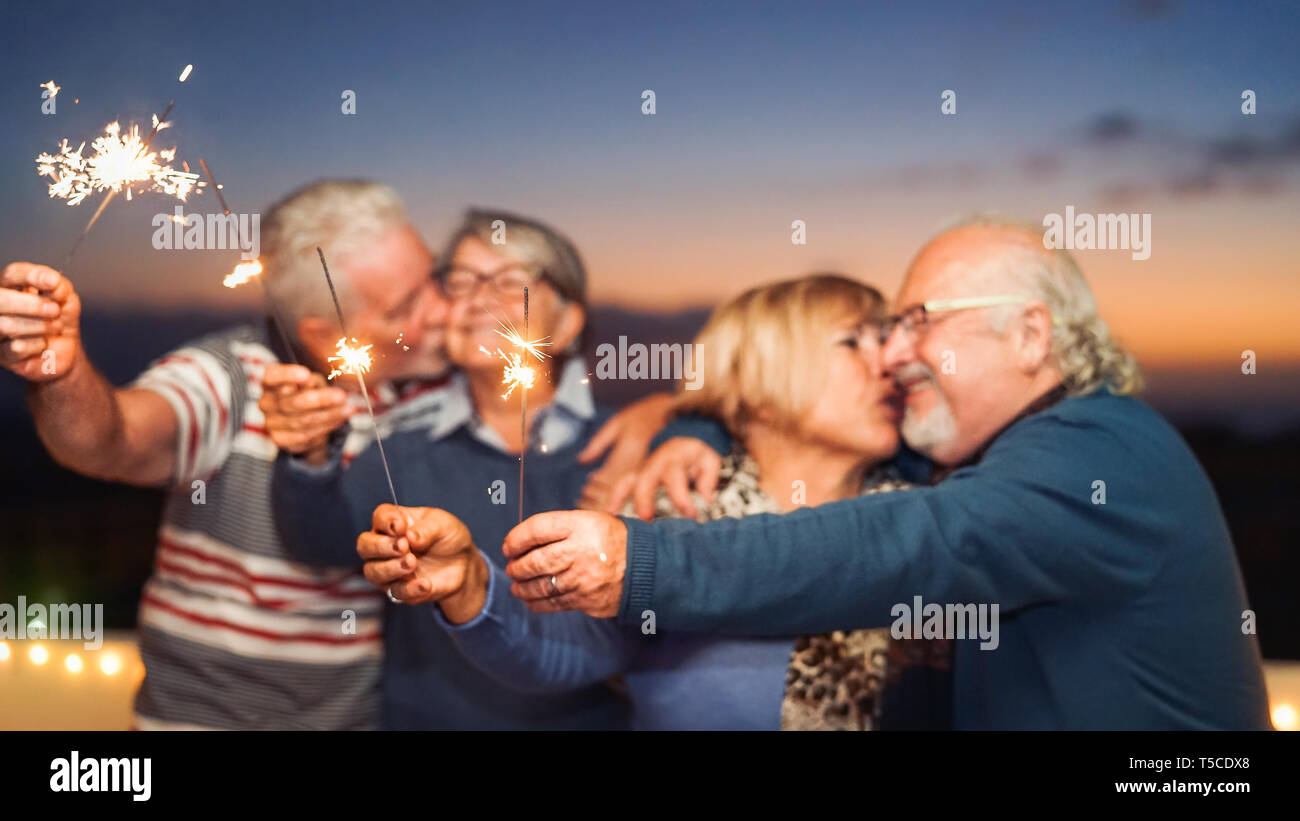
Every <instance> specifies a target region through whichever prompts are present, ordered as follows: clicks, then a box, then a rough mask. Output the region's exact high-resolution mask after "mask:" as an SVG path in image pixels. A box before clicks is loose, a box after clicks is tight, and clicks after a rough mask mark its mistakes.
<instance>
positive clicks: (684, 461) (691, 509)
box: [605, 436, 722, 522]
mask: <svg viewBox="0 0 1300 821" xmlns="http://www.w3.org/2000/svg"><path fill="white" fill-rule="evenodd" d="M721 472H722V457H721V456H719V455H718V452H717V451H716V450H714V449H713V448H711V447H709V446H708V445H707V444H705V443H704V442H702V441H700V440H699V439H693V438H691V437H689V436H676V437H674V438H672V439H669V440H668V441H667V442H664V443H663V444H662V445H660V446H659V448H658V449H657V450H656V451H655V452H654V453H652V454H650V458H649V459H647V460H646V463H645V465H643V466H642V467H641V469H640V470H639V471H637V472H636V473H634V474H630V475H628V476H626V477H624V478H623V479H622V480H620V481H619V483H618V485H617V486H616V487H615V488H614V490H613V492H612V493H611V494H610V497H609V503H608V504H607V505H606V506H605V511H606V512H608V513H614V514H617V513H618V511H619V509H620V508H622V507H623V502H625V501H626V500H627V498H628V496H632V498H633V500H634V501H635V508H636V515H637V516H638V517H639V518H641V519H644V520H646V521H647V522H648V521H650V520H651V519H652V518H654V510H655V491H656V490H658V489H659V487H660V486H661V485H662V486H663V488H664V489H665V490H667V491H668V498H669V499H672V502H673V505H674V506H676V508H677V509H678V510H679V511H681V513H682V515H683V516H686V517H689V518H691V519H694V518H695V515H696V512H697V511H696V510H695V503H694V502H693V501H691V485H694V486H695V490H696V492H698V493H699V494H700V495H701V496H703V497H704V499H705V501H710V502H711V501H713V493H714V491H716V490H717V489H718V474H720V473H721Z"/></svg>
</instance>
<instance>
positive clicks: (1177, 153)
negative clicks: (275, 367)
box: [0, 0, 1300, 370]
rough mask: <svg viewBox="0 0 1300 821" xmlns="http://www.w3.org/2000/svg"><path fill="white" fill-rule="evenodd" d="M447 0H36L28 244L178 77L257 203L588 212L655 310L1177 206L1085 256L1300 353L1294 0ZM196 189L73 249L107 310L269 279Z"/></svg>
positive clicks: (428, 220) (33, 253)
mask: <svg viewBox="0 0 1300 821" xmlns="http://www.w3.org/2000/svg"><path fill="white" fill-rule="evenodd" d="M428 5H429V4H423V3H421V4H397V3H382V2H374V3H365V4H356V3H353V4H340V3H328V2H306V3H284V2H277V3H267V4H246V5H245V4H240V3H219V4H209V3H204V4H188V3H177V2H168V3H132V4H122V5H121V6H117V5H116V4H89V3H84V4H81V3H70V4H63V5H60V6H59V7H58V8H59V15H60V17H59V19H58V20H57V21H52V20H51V15H52V13H53V12H52V11H51V10H50V9H51V7H50V6H48V5H47V4H36V3H6V4H5V6H4V8H3V11H0V29H2V30H3V31H4V32H5V41H4V45H3V53H2V54H0V60H3V62H4V75H3V84H2V85H0V103H2V104H3V106H4V110H5V112H6V116H5V122H6V127H5V128H4V130H3V132H2V133H0V158H2V159H0V190H2V191H3V194H0V248H2V249H3V254H4V256H5V257H6V258H7V259H15V258H17V259H30V260H36V261H42V262H47V263H57V262H58V261H59V260H60V259H62V257H63V256H64V254H65V253H66V251H67V249H68V247H69V246H70V245H71V243H72V242H73V240H74V239H75V238H76V235H77V234H78V232H80V230H81V229H82V227H83V226H84V225H85V222H86V220H87V219H88V218H89V217H90V214H91V213H92V211H93V209H94V207H95V203H94V202H87V203H85V204H82V205H80V206H78V207H75V208H69V207H67V206H66V205H64V204H62V203H61V202H59V201H55V200H51V199H49V197H48V196H47V193H46V189H47V185H46V181H45V180H44V179H43V178H40V177H38V176H37V175H36V171H35V164H34V162H33V158H34V157H35V156H36V155H37V154H38V153H40V152H42V151H50V150H53V149H54V148H55V147H56V146H57V144H58V141H59V140H60V139H61V138H64V137H67V138H69V140H70V141H72V142H74V143H76V142H80V141H81V140H88V139H90V138H92V137H93V136H94V135H96V134H98V133H99V132H100V131H101V130H102V128H103V126H104V125H105V124H106V123H108V122H110V121H112V120H114V119H117V118H119V117H120V118H122V119H123V120H124V121H125V120H135V121H139V122H146V123H147V121H148V118H149V115H150V114H151V113H154V112H160V111H161V109H162V108H163V106H164V105H165V104H166V101H167V100H168V99H169V98H171V97H175V98H176V101H177V104H176V109H175V111H174V113H173V119H174V122H175V126H174V127H173V128H172V129H170V130H167V131H164V132H163V133H162V135H161V136H160V137H159V141H158V143H157V144H158V145H159V146H160V147H169V146H172V145H176V146H179V151H178V158H179V159H186V160H189V161H190V162H191V164H193V165H195V166H196V167H197V159H198V158H199V157H200V156H202V157H204V158H206V159H207V161H208V162H209V164H210V165H211V166H212V169H213V171H214V172H215V173H216V174H217V175H218V177H219V178H220V179H221V181H222V182H223V183H224V185H225V193H226V194H227V196H228V199H229V200H230V203H231V206H232V208H234V209H235V210H236V211H260V210H262V209H264V208H265V207H266V206H267V205H269V204H270V202H272V201H274V199H276V198H277V197H279V196H281V195H283V194H284V193H286V192H287V191H289V190H290V189H292V188H294V187H297V186H299V185H301V184H303V183H306V182H309V181H311V180H313V179H316V178H320V177H344V176H349V177H368V178H373V179H376V180H380V181H383V182H387V183H391V184H392V185H394V186H396V187H397V188H398V189H399V190H400V191H401V192H402V193H403V194H404V195H405V197H406V198H407V199H408V203H409V206H410V209H411V212H412V215H413V217H414V220H415V223H416V225H417V227H419V228H420V229H421V231H422V232H424V234H425V236H426V237H427V238H428V240H429V241H430V242H431V243H438V242H441V240H442V238H443V237H444V236H445V234H446V233H447V231H448V230H449V229H450V228H451V226H452V223H453V221H454V219H455V217H456V215H457V213H458V212H459V211H460V210H461V209H462V208H464V207H465V206H466V205H468V204H480V205H494V206H501V207H505V208H509V209H512V210H516V211H519V212H523V213H527V214H532V215H536V216H538V217H540V218H542V219H545V220H547V221H549V222H552V223H553V224H555V225H556V226H558V227H559V228H561V229H562V230H564V231H566V232H568V233H569V234H571V235H572V237H573V238H574V239H575V241H576V242H577V244H578V246H579V248H580V250H581V251H582V252H583V254H584V257H585V259H586V261H587V263H588V266H589V268H590V272H591V279H592V291H593V297H594V298H595V299H596V300H597V301H599V302H604V303H612V304H618V305H624V306H628V307H634V308H640V309H654V310H660V309H663V310H667V309H675V308H681V307H685V306H692V305H699V304H713V303H715V302H716V301H718V300H719V299H721V298H724V297H726V296H728V295H730V294H733V293H735V292H736V291H737V290H738V289H740V288H743V287H746V286H748V285H751V284H755V283H759V282H762V281H765V280H770V279H773V278H779V277H786V276H791V275H794V274H797V273H800V272H804V271H808V270H812V269H838V270H842V271H845V272H848V273H851V274H854V275H857V276H859V277H861V278H863V279H866V280H869V281H871V282H873V283H875V284H877V285H879V286H880V287H882V288H883V289H884V290H886V291H891V290H893V289H894V288H895V287H896V286H897V285H898V283H899V281H900V278H901V276H902V273H903V271H904V270H905V268H906V265H907V263H908V260H909V258H910V257H911V256H912V255H913V254H914V253H915V251H916V250H917V248H918V247H919V246H920V244H921V243H922V242H923V241H924V240H925V238H926V237H927V236H929V235H930V234H931V233H932V231H933V230H934V229H935V228H936V227H937V226H938V225H940V224H942V223H943V222H945V221H947V220H948V219H950V218H952V217H954V216H956V215H958V214H960V213H962V212H964V211H969V210H972V209H992V210H996V211H999V212H1005V213H1009V214H1013V215H1017V216H1021V217H1024V218H1027V219H1031V220H1034V221H1036V222H1037V221H1041V219H1042V217H1043V215H1044V214H1046V213H1051V212H1063V211H1064V209H1065V208H1066V206H1069V205H1072V206H1074V207H1075V209H1076V210H1077V211H1088V212H1112V211H1115V212H1118V211H1123V212H1142V213H1150V214H1151V218H1152V236H1151V243H1152V254H1151V257H1150V259H1148V260H1145V261H1135V260H1133V259H1131V258H1130V254H1129V252H1127V251H1084V252H1080V253H1079V260H1080V262H1081V264H1082V265H1083V268H1084V271H1085V273H1087V274H1088V275H1089V277H1090V279H1091V281H1092V283H1093V285H1094V288H1095V290H1096V293H1097V295H1098V299H1099V301H1100V303H1101V306H1102V311H1103V315H1104V316H1105V317H1107V318H1108V319H1109V320H1110V322H1111V324H1112V326H1113V327H1114V328H1115V330H1116V331H1117V333H1118V334H1119V335H1120V336H1121V337H1122V338H1124V339H1125V340H1127V341H1128V342H1129V343H1130V344H1131V345H1132V347H1133V348H1134V349H1135V350H1136V351H1137V353H1138V354H1139V356H1140V357H1141V358H1142V359H1143V361H1144V362H1147V363H1148V364H1155V365H1161V364H1164V365H1172V364H1182V365H1206V366H1213V367H1226V368H1228V369H1229V370H1231V369H1233V368H1235V367H1236V366H1235V364H1234V363H1237V362H1239V359H1240V354H1241V351H1242V350H1243V349H1247V348H1249V349H1253V350H1255V351H1257V353H1258V354H1259V356H1260V358H1261V360H1264V361H1268V362H1289V363H1292V364H1295V363H1300V323H1297V321H1296V319H1295V317H1296V313H1297V305H1298V304H1300V262H1297V260H1300V224H1298V220H1297V215H1300V82H1297V81H1298V80H1300V49H1297V48H1296V35H1297V33H1300V6H1297V5H1296V4H1294V3H1267V2H1261V3H1254V2H1252V3H1250V4H1248V6H1243V7H1240V8H1238V7H1235V6H1233V5H1232V4H1221V5H1220V7H1213V6H1210V5H1209V4H1200V3H1178V2H1172V0H1169V1H1168V2H1157V1H1156V0H1146V2H1088V3H1078V4H1065V5H1061V4H1052V5H1051V6H1046V5H1044V4H1041V3H1024V4H1011V3H1006V4H993V6H992V8H993V10H986V9H977V8H974V7H972V4H966V3H951V4H935V3H914V4H893V3H879V4H866V3H845V4H819V3H770V4H769V3H761V4H758V3H756V4H746V5H743V6H742V5H735V6H728V5H724V4H715V3H680V4H679V3H670V2H661V3H653V4H639V5H638V7H637V9H635V10H634V9H630V8H626V7H624V4H608V3H593V4H590V5H583V4H575V3H566V4H564V5H562V6H560V5H554V6H552V5H549V4H545V3H522V4H512V3H501V2H494V3H491V4H487V5H485V6H483V7H482V8H465V7H464V6H466V5H468V4H459V3H457V4H438V6H439V7H441V8H442V9H443V10H438V9H437V8H433V9H430V8H428V7H427V6H428ZM187 63H193V64H194V72H193V75H192V76H191V78H190V79H189V81H188V82H187V83H186V84H184V85H178V84H177V82H176V77H177V74H178V73H179V72H180V69H181V68H182V67H183V66H184V65H185V64H187ZM51 79H52V80H54V81H55V82H56V83H58V84H59V85H60V86H62V91H61V93H60V95H59V96H58V98H57V103H58V110H57V113H56V114H55V115H53V116H47V115H43V114H42V113H41V108H40V106H41V98H40V91H41V90H40V88H39V87H38V86H39V84H40V83H43V82H45V81H47V80H51ZM344 89H352V90H354V91H355V92H356V95H357V114H356V115H355V116H345V115H343V114H342V113H341V111H340V105H341V99H340V95H341V93H342V91H343V90H344ZM644 89H653V90H654V91H655V94H656V106H657V111H656V113H655V114H654V115H653V116H645V115H643V114H642V113H641V93H642V91H643V90H644ZM945 89H952V90H954V91H955V92H956V94H957V100H956V102H957V113H956V115H955V116H944V115H942V114H941V113H940V103H941V99H940V95H941V93H942V92H943V91H944V90H945ZM1244 89H1251V90H1253V91H1254V92H1255V94H1256V95H1257V103H1256V104H1257V112H1258V113H1256V114H1255V115H1253V116H1245V115H1243V114H1242V112H1241V104H1242V100H1241V93H1242V91H1243V90H1244ZM74 99H79V101H80V102H79V103H76V104H74V102H73V101H74ZM172 205H173V203H172V202H171V201H169V200H167V199H166V198H165V197H162V196H160V195H145V196H142V197H139V198H137V199H136V200H135V201H133V202H129V203H128V202H125V201H117V202H114V203H113V205H112V206H111V207H110V208H109V209H108V211H107V213H106V215H105V217H104V219H103V220H102V222H101V224H100V225H98V226H97V227H96V228H95V231H94V232H93V233H92V234H91V235H90V238H89V239H88V240H87V242H86V245H85V247H84V248H83V249H82V250H81V252H80V253H79V256H78V258H77V260H76V261H75V262H74V264H73V265H72V266H71V268H70V275H71V276H72V277H73V279H74V281H75V282H76V283H77V285H78V287H79V289H80V290H81V292H82V294H83V298H84V300H85V302H86V303H87V305H88V308H89V309H92V310H98V309H109V308H117V307H149V306H153V307H168V306H193V305H203V306H239V305H249V304H251V301H252V300H254V299H255V298H256V297H257V294H258V292H257V291H255V290H251V289H250V290H244V291H237V292H232V291H228V290H226V289H224V288H222V287H221V285H220V280H221V276H222V275H223V274H224V273H225V272H226V271H227V270H228V269H229V268H230V266H231V265H232V264H233V263H234V262H235V261H236V257H237V253H236V252H234V251H170V252H169V251H156V250H154V249H153V248H152V247H151V245H150V237H151V235H152V232H153V229H152V227H151V226H150V221H151V219H152V217H153V215H154V214H157V213H160V212H170V211H171V208H172ZM189 209H190V210H195V211H200V212H203V213H208V212H213V211H216V210H217V205H216V201H215V199H214V198H213V197H212V195H211V193H204V194H202V195H200V196H198V197H196V198H193V199H192V200H191V203H190V206H189ZM796 219H799V220H804V221H805V222H806V224H807V232H808V243H807V245H805V246H794V245H792V244H791V242H790V233H791V229H790V225H791V222H792V221H793V220H796Z"/></svg>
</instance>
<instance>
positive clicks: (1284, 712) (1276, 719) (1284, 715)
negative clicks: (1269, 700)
mask: <svg viewBox="0 0 1300 821" xmlns="http://www.w3.org/2000/svg"><path fill="white" fill-rule="evenodd" d="M1297 723H1298V722H1297V721H1296V712H1295V708H1294V707H1292V706H1291V705H1290V704H1279V705H1277V706H1276V707H1274V708H1273V726H1274V727H1276V728H1277V729H1279V730H1294V729H1296V725H1297Z"/></svg>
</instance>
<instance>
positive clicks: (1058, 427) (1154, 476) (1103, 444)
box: [421, 218, 1269, 729]
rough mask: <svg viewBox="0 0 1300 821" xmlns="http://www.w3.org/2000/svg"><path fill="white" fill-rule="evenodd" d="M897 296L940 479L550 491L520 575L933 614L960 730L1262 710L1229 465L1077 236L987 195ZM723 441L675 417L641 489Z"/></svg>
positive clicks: (635, 611) (679, 617) (707, 607)
mask: <svg viewBox="0 0 1300 821" xmlns="http://www.w3.org/2000/svg"><path fill="white" fill-rule="evenodd" d="M896 306H897V309H896V311H897V312H896V314H895V315H894V317H893V319H892V320H891V322H890V323H888V325H887V327H886V330H885V332H884V333H883V335H882V341H883V342H884V349H883V357H884V365H885V366H886V367H887V368H888V369H889V370H890V371H891V372H892V374H893V376H894V379H895V380H896V382H897V384H898V385H899V387H900V388H901V390H902V391H903V392H904V394H905V401H906V409H905V417H904V420H903V423H902V431H903V435H904V437H905V439H906V440H907V442H908V443H909V444H910V445H911V446H912V447H913V448H915V449H916V450H918V451H920V452H921V453H923V454H924V455H926V456H927V457H929V459H930V460H932V461H933V462H934V463H935V465H936V467H937V468H938V473H939V477H938V478H941V481H939V482H938V483H937V484H935V485H934V486H933V487H929V488H923V489H920V490H916V491H913V492H911V493H888V494H881V495H877V496H867V497H861V498H854V499H850V500H847V501H841V502H835V503H832V504H827V505H824V506H821V507H818V508H813V509H809V510H801V511H796V512H794V513H789V514H786V515H783V516H774V515H760V516H750V517H747V518H744V519H734V520H722V521H716V522H711V523H709V524H704V525H696V524H693V523H689V522H683V521H669V522H657V523H654V524H647V523H646V522H642V521H637V520H634V519H628V520H625V519H618V518H615V517H614V516H612V515H609V514H608V513H600V512H586V511H583V512H578V511H561V512H555V513H543V514H539V515H537V516H533V517H532V518H530V519H528V520H527V521H525V522H523V523H522V524H521V525H520V526H519V527H517V528H515V529H514V530H513V531H511V533H510V534H509V535H508V536H507V537H506V539H505V542H504V547H503V552H504V554H505V556H506V558H507V559H509V564H508V565H507V567H506V571H507V573H508V574H509V575H510V576H511V577H513V578H514V579H515V580H516V583H515V585H514V587H513V592H514V593H515V595H516V596H518V597H519V598H521V599H523V600H525V601H527V602H528V604H529V606H530V607H531V608H532V609H534V610H535V611H539V612H553V611H559V610H572V609H580V610H583V611H585V612H586V613H588V614H589V615H592V616H597V617H606V618H610V617H614V618H617V619H618V620H619V621H620V622H622V623H625V624H627V625H628V626H629V627H633V626H636V625H641V624H643V623H645V620H646V619H647V618H653V619H654V622H655V623H656V624H657V627H658V628H662V629H665V630H683V631H708V632H717V633H726V634H733V635H788V634H797V633H820V632H825V631H829V630H836V629H850V628H872V627H883V626H892V627H893V629H894V631H895V633H894V634H895V637H899V636H901V635H907V636H909V637H910V636H911V635H912V626H913V625H915V624H923V628H922V631H923V637H925V638H930V637H943V638H948V639H965V640H958V641H957V642H956V650H955V661H954V666H953V676H954V679H953V685H952V690H953V693H952V703H951V720H952V726H954V727H956V728H959V729H1014V728H1032V729H1100V728H1123V729H1227V728H1232V729H1266V728H1268V727H1269V717H1268V711H1267V702H1266V698H1265V691H1264V683H1263V676H1262V672H1261V668H1260V656H1259V648H1258V644H1257V643H1256V640H1255V637H1254V635H1253V633H1252V632H1251V631H1249V630H1248V629H1245V627H1244V625H1243V618H1244V617H1245V615H1246V613H1245V611H1246V609H1247V606H1248V605H1247V603H1246V596H1245V592H1244V587H1243V584H1242V580H1241V575H1240V571H1239V569H1238V566H1237V562H1236V557H1235V556H1234V552H1233V546H1232V541H1231V538H1230V536H1229V534H1228V529H1227V525H1226V523H1225V521H1224V518H1223V514H1222V511H1221V510H1220V507H1219V503H1218V500H1217V498H1216V497H1215V493H1214V489H1213V487H1212V486H1211V484H1210V482H1209V479H1208V478H1207V477H1206V475H1205V472H1204V471H1203V470H1202V469H1201V467H1200V465H1199V464H1198V463H1197V461H1196V459H1195V457H1194V456H1193V455H1192V453H1191V451H1190V450H1189V449H1188V447H1187V445H1186V444H1185V443H1184V442H1183V441H1182V439H1181V438H1180V437H1179V436H1178V434H1177V433H1176V432H1175V431H1174V429H1173V428H1172V427H1170V426H1169V425H1168V423H1166V422H1165V421H1164V420H1163V419H1162V418H1161V417H1160V416H1158V415H1157V414H1156V413H1155V412H1154V411H1152V409H1151V408H1150V407H1148V406H1147V405H1145V404H1144V403H1142V402H1141V401H1139V400H1138V399H1136V398H1134V397H1133V396H1131V395H1130V394H1132V393H1133V392H1134V391H1135V390H1136V389H1137V388H1138V387H1139V386H1140V384H1141V381H1140V377H1139V374H1138V372H1137V369H1136V366H1135V365H1134V363H1133V361H1132V359H1131V358H1130V357H1129V356H1128V355H1127V354H1125V353H1124V352H1123V351H1122V350H1121V349H1120V348H1119V347H1118V346H1117V345H1116V344H1115V343H1114V342H1113V341H1112V340H1111V339H1110V337H1109V335H1108V333H1107V331H1106V326H1105V325H1104V323H1103V322H1102V321H1101V320H1100V318H1098V316H1097V312H1096V306H1095V303H1094V301H1093V298H1092V295H1091V293H1090V291H1089V289H1088V285H1087V283H1086V281H1085V280H1084V278H1083V276H1082V274H1081V273H1080V272H1079V269H1078V268H1077V266H1076V265H1075V263H1074V261H1073V260H1072V259H1071V258H1070V256H1069V255H1068V254H1067V253H1065V252H1064V251H1061V250H1055V249H1051V248H1047V247H1045V244H1044V241H1043V238H1042V232H1041V231H1040V230H1039V229H1037V228H1036V227H1035V226H1025V225H1021V224H1019V223H1015V222H1011V221H1005V220H999V219H993V218H976V219H972V220H967V221H965V222H963V223H961V224H959V225H957V226H956V227H953V228H951V229H949V230H947V231H944V232H943V233H941V234H939V235H938V236H937V237H935V238H934V239H932V240H931V241H930V242H928V243H927V244H926V245H925V247H924V248H922V249H921V251H920V253H919V254H918V255H917V257H916V258H915V260H913V262H912V265H911V267H910V269H909V271H908V273H907V277H906V279H905V281H904V283H903V286H902V290H901V292H900V293H899V295H898V298H897V301H896ZM695 430H696V432H697V433H699V429H698V428H696V429H695ZM703 435H705V436H709V434H707V433H706V434H703ZM712 438H713V439H715V440H716V439H717V436H716V432H715V434H714V435H713V436H712ZM713 444H714V448H716V449H719V450H722V449H723V448H722V446H721V443H719V442H717V441H714V443H713ZM719 461H720V457H719V456H718V454H717V453H715V452H714V449H711V448H710V447H709V445H706V444H705V443H704V442H702V441H700V440H699V439H690V438H688V439H676V440H673V441H670V442H668V443H667V444H666V445H665V446H664V448H663V449H661V452H659V453H657V454H656V456H655V457H653V458H652V460H651V463H650V465H649V467H648V469H647V472H646V474H645V476H644V477H643V479H644V481H643V482H641V486H640V487H639V488H638V489H637V497H638V499H637V501H638V509H639V512H640V514H641V515H642V516H647V517H648V514H649V513H650V509H651V502H652V493H653V490H654V487H655V485H656V484H658V482H659V481H660V480H661V478H665V477H666V481H667V483H668V485H669V487H670V488H671V489H672V495H674V496H675V497H677V498H678V499H679V500H680V503H683V504H684V503H687V502H688V501H689V500H688V499H687V498H682V497H685V496H686V493H685V490H686V487H687V480H686V477H687V476H691V477H694V478H696V479H697V482H696V484H697V488H701V489H702V491H703V492H705V495H708V493H709V490H710V487H711V484H712V483H711V482H710V481H709V479H710V477H711V476H713V475H716V468H717V466H718V464H719ZM618 502H619V500H618V499H617V498H615V499H614V500H613V501H612V502H611V504H618ZM421 535H422V536H424V537H425V538H430V534H421ZM437 535H438V534H433V536H437ZM993 606H996V607H997V608H998V613H999V622H998V624H997V627H998V629H999V635H998V637H997V640H996V641H992V642H988V641H981V640H980V638H978V637H976V638H972V637H971V636H970V635H969V633H967V634H965V635H962V634H960V633H959V634H957V635H949V631H950V630H951V629H952V627H953V626H954V621H955V620H953V619H952V618H951V616H952V614H953V612H954V611H955V610H956V611H959V612H960V611H964V610H965V609H966V608H970V607H976V608H980V607H987V608H988V609H990V610H991V608H992V607H993ZM936 613H938V614H939V615H938V617H937V618H936V616H935V614H936ZM904 627H906V630H904ZM889 709H890V706H889V703H888V700H886V703H885V710H886V711H888V710H889Z"/></svg>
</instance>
